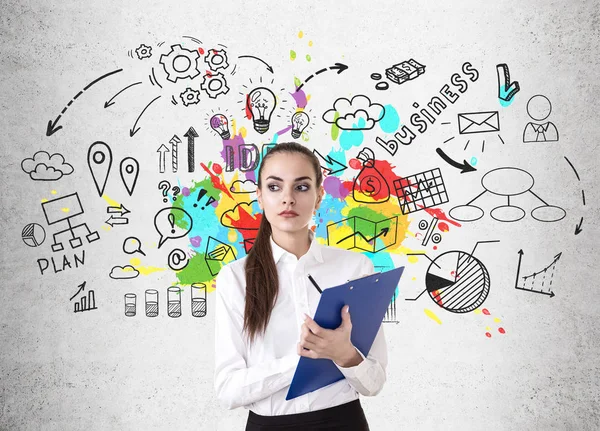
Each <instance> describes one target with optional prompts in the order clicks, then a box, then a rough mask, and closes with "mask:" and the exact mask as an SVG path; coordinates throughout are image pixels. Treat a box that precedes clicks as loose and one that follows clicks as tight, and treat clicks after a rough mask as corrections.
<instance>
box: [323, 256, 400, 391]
mask: <svg viewBox="0 0 600 431" xmlns="http://www.w3.org/2000/svg"><path fill="white" fill-rule="evenodd" d="M365 258H366V257H365ZM366 259H367V261H368V262H367V263H365V265H363V269H362V272H361V274H372V273H374V272H375V270H374V267H373V262H371V259H369V258H366ZM350 316H351V317H352V313H350ZM355 349H356V347H355ZM356 351H357V352H358V354H359V355H360V356H361V357H362V358H363V360H362V361H361V363H360V364H358V365H355V366H354V367H341V366H339V365H338V364H336V363H335V361H334V364H335V365H336V367H338V369H339V370H340V371H341V372H342V374H343V375H344V377H345V378H346V380H348V383H350V385H351V386H352V387H353V388H354V389H355V390H356V391H357V392H358V393H360V394H361V395H364V396H373V395H377V394H378V393H379V392H380V391H381V389H382V388H383V384H384V383H385V381H386V367H387V363H388V356H387V344H386V341H385V334H384V332H383V324H382V325H381V326H380V327H379V330H378V331H377V335H375V340H374V341H373V345H372V346H371V349H370V350H369V354H368V355H367V357H365V356H364V355H363V354H362V353H361V352H360V350H358V349H356Z"/></svg>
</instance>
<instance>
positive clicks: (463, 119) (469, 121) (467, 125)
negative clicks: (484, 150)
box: [458, 111, 500, 135]
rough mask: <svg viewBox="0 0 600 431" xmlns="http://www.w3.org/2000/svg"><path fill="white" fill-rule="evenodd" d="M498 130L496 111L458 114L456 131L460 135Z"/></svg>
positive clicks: (498, 122) (498, 123) (498, 121)
mask: <svg viewBox="0 0 600 431" xmlns="http://www.w3.org/2000/svg"><path fill="white" fill-rule="evenodd" d="M499 131H500V120H499V117H498V111H489V112H468V113H463V114H458V133H460V134H461V135H466V134H469V133H486V132H499Z"/></svg>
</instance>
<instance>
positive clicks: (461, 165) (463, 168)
mask: <svg viewBox="0 0 600 431" xmlns="http://www.w3.org/2000/svg"><path fill="white" fill-rule="evenodd" d="M435 151H436V153H438V154H439V155H440V157H441V158H442V159H444V161H445V162H446V163H448V164H449V165H451V166H454V167H455V168H457V169H461V171H460V173H461V174H464V173H465V172H473V171H476V170H477V169H475V167H474V166H471V165H470V164H469V163H468V162H467V161H466V160H464V159H463V162H462V163H458V162H455V161H454V160H452V159H451V158H450V157H448V156H447V155H446V153H444V150H442V149H441V148H436V149H435Z"/></svg>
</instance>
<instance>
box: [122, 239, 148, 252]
mask: <svg viewBox="0 0 600 431" xmlns="http://www.w3.org/2000/svg"><path fill="white" fill-rule="evenodd" d="M123 251H124V252H125V253H127V254H133V253H141V254H142V255H144V256H146V253H144V252H143V251H142V242H141V241H140V240H139V239H138V238H136V237H135V236H130V237H127V238H125V241H123Z"/></svg>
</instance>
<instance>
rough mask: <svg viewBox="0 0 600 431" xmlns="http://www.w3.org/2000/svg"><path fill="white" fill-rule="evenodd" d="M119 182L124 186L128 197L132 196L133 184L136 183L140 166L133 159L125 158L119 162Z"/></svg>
mask: <svg viewBox="0 0 600 431" xmlns="http://www.w3.org/2000/svg"><path fill="white" fill-rule="evenodd" d="M120 173H121V180H122V181H123V184H125V188H126V189H127V193H129V196H131V195H132V194H133V190H134V189H135V183H136V182H137V179H138V175H139V174H140V164H139V163H138V161H137V160H136V159H134V158H133V157H125V158H124V159H123V160H121V169H120Z"/></svg>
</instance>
